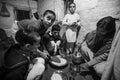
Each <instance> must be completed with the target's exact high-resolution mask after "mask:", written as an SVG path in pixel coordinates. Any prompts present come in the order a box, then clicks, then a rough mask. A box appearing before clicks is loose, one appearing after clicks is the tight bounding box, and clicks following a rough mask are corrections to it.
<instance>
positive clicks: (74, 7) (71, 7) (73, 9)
mask: <svg viewBox="0 0 120 80" xmlns="http://www.w3.org/2000/svg"><path fill="white" fill-rule="evenodd" d="M69 10H70V13H71V14H73V13H74V12H75V10H76V5H75V4H70V6H69Z"/></svg>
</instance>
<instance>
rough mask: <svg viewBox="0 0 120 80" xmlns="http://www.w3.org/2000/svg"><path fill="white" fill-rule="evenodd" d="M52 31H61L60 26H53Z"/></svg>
mask: <svg viewBox="0 0 120 80" xmlns="http://www.w3.org/2000/svg"><path fill="white" fill-rule="evenodd" d="M52 31H60V26H59V25H58V24H55V25H53V26H52Z"/></svg>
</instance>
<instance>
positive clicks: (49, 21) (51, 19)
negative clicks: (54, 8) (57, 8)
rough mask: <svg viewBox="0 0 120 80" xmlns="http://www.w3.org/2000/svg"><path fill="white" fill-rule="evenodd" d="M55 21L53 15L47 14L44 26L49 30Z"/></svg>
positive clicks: (44, 18)
mask: <svg viewBox="0 0 120 80" xmlns="http://www.w3.org/2000/svg"><path fill="white" fill-rule="evenodd" d="M54 21H55V16H54V15H53V14H51V13H47V14H46V15H45V16H44V17H43V24H44V26H45V27H46V28H47V29H48V28H49V27H50V26H51V25H52V24H53V23H54Z"/></svg>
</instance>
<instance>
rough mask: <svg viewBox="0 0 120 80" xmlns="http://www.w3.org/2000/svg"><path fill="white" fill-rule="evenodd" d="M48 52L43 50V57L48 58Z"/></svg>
mask: <svg viewBox="0 0 120 80" xmlns="http://www.w3.org/2000/svg"><path fill="white" fill-rule="evenodd" d="M48 56H49V53H48V52H47V51H45V50H44V51H43V58H45V59H48Z"/></svg>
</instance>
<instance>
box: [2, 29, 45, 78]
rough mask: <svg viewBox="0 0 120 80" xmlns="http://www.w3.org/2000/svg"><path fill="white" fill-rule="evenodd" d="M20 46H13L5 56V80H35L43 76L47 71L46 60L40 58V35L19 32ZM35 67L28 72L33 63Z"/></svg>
mask: <svg viewBox="0 0 120 80" xmlns="http://www.w3.org/2000/svg"><path fill="white" fill-rule="evenodd" d="M15 39H16V40H17V42H18V44H15V45H14V46H11V47H10V48H9V49H8V51H7V52H6V53H5V56H4V68H5V71H6V72H5V76H4V79H3V80H25V76H26V74H28V75H27V78H26V79H27V80H34V79H35V78H36V76H41V75H42V73H43V72H44V70H45V66H44V63H45V61H44V59H43V58H41V57H39V55H40V53H38V47H39V46H40V44H39V43H40V39H41V37H40V36H39V34H38V33H36V32H33V31H31V32H29V33H27V32H26V31H23V30H18V31H17V32H16V35H15ZM33 61H34V63H33V67H32V69H31V70H30V72H29V73H27V72H28V67H29V64H30V63H31V62H33Z"/></svg>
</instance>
